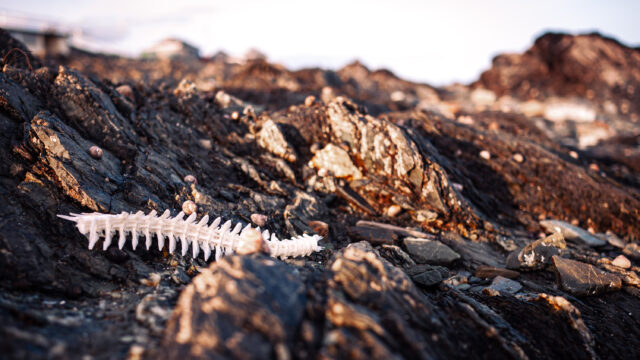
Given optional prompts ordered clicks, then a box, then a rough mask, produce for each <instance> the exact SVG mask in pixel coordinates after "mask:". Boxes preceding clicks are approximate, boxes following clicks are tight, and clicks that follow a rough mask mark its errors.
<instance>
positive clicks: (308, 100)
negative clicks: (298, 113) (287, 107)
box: [304, 95, 316, 107]
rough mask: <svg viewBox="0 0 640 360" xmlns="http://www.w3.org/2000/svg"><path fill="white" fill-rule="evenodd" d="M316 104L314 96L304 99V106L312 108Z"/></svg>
mask: <svg viewBox="0 0 640 360" xmlns="http://www.w3.org/2000/svg"><path fill="white" fill-rule="evenodd" d="M315 102H316V97H315V96H313V95H309V96H307V97H306V98H305V99H304V106H306V107H310V106H311V105H313V104H314V103H315Z"/></svg>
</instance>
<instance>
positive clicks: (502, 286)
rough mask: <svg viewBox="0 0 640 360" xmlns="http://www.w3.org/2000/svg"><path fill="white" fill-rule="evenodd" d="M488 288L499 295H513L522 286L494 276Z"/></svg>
mask: <svg viewBox="0 0 640 360" xmlns="http://www.w3.org/2000/svg"><path fill="white" fill-rule="evenodd" d="M488 288H489V289H490V290H493V291H497V292H499V293H501V294H515V293H517V292H518V291H519V290H520V289H522V285H521V284H520V283H519V282H517V281H514V280H511V279H507V278H506V277H502V276H496V277H495V278H494V279H493V281H492V282H491V285H489V287H488Z"/></svg>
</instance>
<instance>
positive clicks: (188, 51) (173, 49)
mask: <svg viewBox="0 0 640 360" xmlns="http://www.w3.org/2000/svg"><path fill="white" fill-rule="evenodd" d="M142 57H144V58H156V59H175V58H183V59H184V58H199V57H200V50H199V49H198V48H197V47H195V46H193V45H190V44H188V43H186V42H185V41H182V40H179V39H174V38H168V39H164V40H162V41H161V42H159V43H157V44H155V45H154V46H152V47H150V48H149V49H147V50H145V51H144V52H143V53H142Z"/></svg>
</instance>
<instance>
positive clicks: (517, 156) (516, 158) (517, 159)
mask: <svg viewBox="0 0 640 360" xmlns="http://www.w3.org/2000/svg"><path fill="white" fill-rule="evenodd" d="M513 160H514V161H515V162H517V163H519V164H521V163H523V162H524V156H522V154H520V153H515V154H513Z"/></svg>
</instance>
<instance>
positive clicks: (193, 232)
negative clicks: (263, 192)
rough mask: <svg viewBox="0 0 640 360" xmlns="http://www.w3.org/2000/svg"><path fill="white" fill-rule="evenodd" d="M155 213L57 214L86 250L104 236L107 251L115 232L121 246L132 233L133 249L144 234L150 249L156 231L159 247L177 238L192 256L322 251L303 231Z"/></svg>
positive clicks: (172, 243) (282, 255)
mask: <svg viewBox="0 0 640 360" xmlns="http://www.w3.org/2000/svg"><path fill="white" fill-rule="evenodd" d="M156 215H157V212H156V211H155V210H154V211H151V212H150V213H149V214H147V215H145V214H144V213H143V212H142V211H138V212H137V213H135V214H134V213H128V212H122V213H120V214H117V215H113V214H101V213H83V214H69V216H67V215H58V217H61V218H63V219H66V220H70V221H73V222H75V223H76V226H77V228H78V231H80V233H82V234H83V235H85V236H87V237H88V238H89V249H93V247H94V246H95V245H96V243H97V242H98V240H99V239H100V238H101V237H104V243H103V245H102V248H103V250H106V249H107V248H108V247H109V245H111V242H112V238H113V235H114V234H115V233H116V232H118V233H119V237H118V247H119V248H120V249H122V247H123V246H124V245H125V243H126V242H127V234H131V235H132V236H131V246H132V248H133V249H134V250H135V249H136V247H137V246H138V238H139V237H140V236H144V238H145V246H146V248H147V250H149V248H150V247H151V245H152V235H153V234H155V235H156V238H157V241H158V249H160V250H162V248H164V245H165V238H168V239H169V252H171V253H173V251H174V250H175V249H176V239H179V240H180V242H181V248H182V256H184V255H186V253H187V249H188V248H189V246H191V249H192V256H193V257H194V258H195V257H197V256H198V254H199V252H200V250H202V251H203V253H204V259H205V260H207V259H208V258H209V256H211V253H212V251H215V258H216V260H218V259H219V258H220V257H222V256H223V255H227V254H232V253H239V254H247V253H251V252H257V251H260V250H261V249H265V250H266V251H267V252H269V254H270V255H271V256H273V257H280V258H286V257H295V256H306V255H310V254H311V253H313V252H314V251H320V250H322V247H321V246H319V245H318V241H320V240H321V239H322V237H321V236H318V235H307V234H304V235H302V236H297V237H294V238H291V239H286V240H280V239H278V238H277V237H276V236H275V234H269V231H268V230H265V231H264V232H262V233H260V228H253V227H252V226H251V225H247V226H245V227H244V228H243V227H242V224H240V223H238V224H236V225H235V227H233V229H232V223H231V220H229V221H227V222H225V223H224V224H222V225H220V223H221V222H222V219H221V218H217V219H215V220H214V221H213V223H211V225H208V224H207V223H208V221H209V216H208V215H205V216H203V217H202V219H200V221H198V222H196V214H195V213H193V214H191V215H190V216H189V217H187V218H186V219H184V216H185V214H184V212H180V213H179V214H178V215H177V216H175V217H173V218H171V217H170V216H171V213H170V211H169V210H166V211H165V212H164V213H163V214H162V215H160V216H156ZM260 240H261V241H260ZM256 241H257V242H256ZM261 245H262V246H261Z"/></svg>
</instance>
